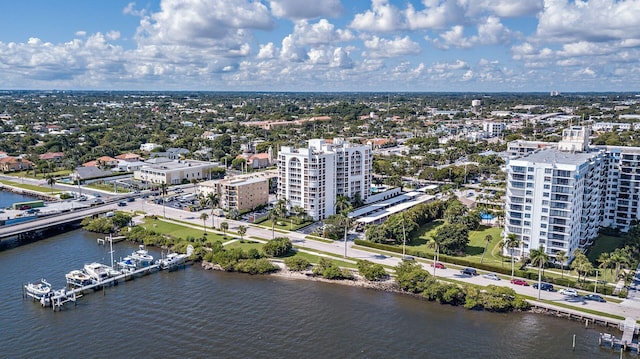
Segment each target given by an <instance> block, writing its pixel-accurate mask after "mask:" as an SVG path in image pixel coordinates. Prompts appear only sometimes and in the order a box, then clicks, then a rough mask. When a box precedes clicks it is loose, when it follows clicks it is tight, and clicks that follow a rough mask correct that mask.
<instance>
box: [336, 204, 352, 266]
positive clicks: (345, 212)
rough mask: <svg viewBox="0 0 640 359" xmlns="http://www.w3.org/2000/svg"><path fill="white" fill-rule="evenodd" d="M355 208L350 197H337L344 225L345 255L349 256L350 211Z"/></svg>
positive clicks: (337, 210) (338, 209)
mask: <svg viewBox="0 0 640 359" xmlns="http://www.w3.org/2000/svg"><path fill="white" fill-rule="evenodd" d="M352 210H353V206H351V202H349V198H348V197H346V196H338V197H337V198H336V212H337V214H339V215H340V218H341V219H342V222H343V225H344V257H345V258H347V233H348V232H349V213H350V212H351V211H352Z"/></svg>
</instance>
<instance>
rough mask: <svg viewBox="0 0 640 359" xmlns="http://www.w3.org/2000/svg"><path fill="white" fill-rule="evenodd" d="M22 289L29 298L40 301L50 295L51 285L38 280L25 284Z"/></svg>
mask: <svg viewBox="0 0 640 359" xmlns="http://www.w3.org/2000/svg"><path fill="white" fill-rule="evenodd" d="M24 289H25V290H26V291H27V294H28V295H29V296H31V297H34V298H37V299H40V298H42V297H45V296H47V295H49V293H51V284H49V282H47V281H46V280H44V279H40V281H38V282H33V283H27V284H26V285H25V286H24Z"/></svg>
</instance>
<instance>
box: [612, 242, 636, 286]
mask: <svg viewBox="0 0 640 359" xmlns="http://www.w3.org/2000/svg"><path fill="white" fill-rule="evenodd" d="M609 256H610V257H611V260H612V261H613V262H614V263H615V264H616V279H617V278H618V277H620V270H621V269H622V267H623V266H624V267H626V266H627V265H628V264H629V263H630V262H631V257H630V254H629V247H624V248H616V250H614V251H613V252H612V253H611V254H609Z"/></svg>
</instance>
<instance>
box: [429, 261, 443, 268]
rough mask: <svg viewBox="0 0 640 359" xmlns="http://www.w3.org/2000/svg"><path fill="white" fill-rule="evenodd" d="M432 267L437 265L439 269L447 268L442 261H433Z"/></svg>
mask: <svg viewBox="0 0 640 359" xmlns="http://www.w3.org/2000/svg"><path fill="white" fill-rule="evenodd" d="M431 266H432V267H436V268H438V269H445V268H446V267H445V266H444V264H442V263H440V262H435V263H431Z"/></svg>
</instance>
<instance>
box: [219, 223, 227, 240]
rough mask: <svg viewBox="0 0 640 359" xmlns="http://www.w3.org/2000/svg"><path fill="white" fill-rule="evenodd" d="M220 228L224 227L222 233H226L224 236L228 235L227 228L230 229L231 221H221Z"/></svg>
mask: <svg viewBox="0 0 640 359" xmlns="http://www.w3.org/2000/svg"><path fill="white" fill-rule="evenodd" d="M220 229H222V233H223V235H224V237H225V238H226V237H227V230H229V222H227V221H224V222H222V223H220Z"/></svg>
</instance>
